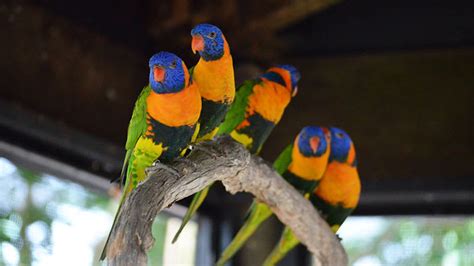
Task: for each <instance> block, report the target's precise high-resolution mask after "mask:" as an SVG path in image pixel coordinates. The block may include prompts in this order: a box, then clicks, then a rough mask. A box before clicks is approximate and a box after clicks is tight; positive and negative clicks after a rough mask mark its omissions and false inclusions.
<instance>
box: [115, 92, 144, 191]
mask: <svg viewBox="0 0 474 266" xmlns="http://www.w3.org/2000/svg"><path fill="white" fill-rule="evenodd" d="M150 91H151V88H150V86H146V87H145V88H143V90H142V92H141V93H140V95H139V96H138V99H137V101H136V102H135V107H134V108H133V113H132V118H131V119H130V123H129V124H128V133H127V142H126V143H125V149H126V150H127V153H126V154H125V159H124V160H123V166H122V171H121V172H120V184H123V178H124V176H125V173H126V172H127V165H128V161H129V160H130V156H131V155H132V152H133V149H134V148H135V144H137V141H138V139H139V138H140V136H141V135H143V134H144V133H145V132H146V127H147V126H146V98H147V97H148V95H149V94H150Z"/></svg>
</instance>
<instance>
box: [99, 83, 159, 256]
mask: <svg viewBox="0 0 474 266" xmlns="http://www.w3.org/2000/svg"><path fill="white" fill-rule="evenodd" d="M150 90H151V89H150V87H149V86H146V87H145V88H143V90H142V92H141V93H140V95H139V96H138V99H137V101H136V102H135V107H134V108H133V113H132V118H131V119H130V123H129V124H128V133H127V142H126V143H125V149H126V150H127V153H126V154H125V159H124V161H123V166H122V172H121V173H120V185H123V184H124V183H123V178H124V177H125V173H127V165H128V161H129V160H130V156H131V155H132V153H133V149H134V148H135V144H137V141H138V139H139V138H140V136H141V135H142V134H144V133H145V132H146V98H147V97H148V95H149V94H150ZM128 182H130V180H126V183H125V186H124V187H125V190H124V191H123V193H122V197H121V198H120V203H119V207H118V210H117V213H115V217H114V222H113V223H112V227H111V229H110V233H109V235H108V236H107V240H106V242H105V245H104V249H103V250H102V254H101V255H100V260H101V261H102V260H104V259H105V257H106V256H107V245H108V244H109V240H110V234H111V233H112V229H113V228H114V226H115V222H116V221H117V217H118V214H119V212H120V208H121V207H122V204H123V202H124V200H125V197H126V189H127V186H128V184H127V183H128Z"/></svg>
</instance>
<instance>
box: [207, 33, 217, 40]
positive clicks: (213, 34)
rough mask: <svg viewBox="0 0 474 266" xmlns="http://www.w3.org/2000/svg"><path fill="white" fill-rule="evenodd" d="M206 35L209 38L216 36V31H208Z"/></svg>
mask: <svg viewBox="0 0 474 266" xmlns="http://www.w3.org/2000/svg"><path fill="white" fill-rule="evenodd" d="M208 36H209V38H211V39H214V38H216V33H215V32H211V33H209V35H208Z"/></svg>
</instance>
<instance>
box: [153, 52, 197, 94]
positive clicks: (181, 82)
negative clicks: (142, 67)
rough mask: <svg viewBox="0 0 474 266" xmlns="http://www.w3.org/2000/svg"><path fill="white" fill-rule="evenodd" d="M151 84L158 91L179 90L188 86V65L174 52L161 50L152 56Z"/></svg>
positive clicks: (171, 91) (161, 92) (169, 91)
mask: <svg viewBox="0 0 474 266" xmlns="http://www.w3.org/2000/svg"><path fill="white" fill-rule="evenodd" d="M149 66H150V77H149V79H150V81H149V82H150V86H151V88H152V89H153V91H154V92H156V93H160V94H163V93H174V92H179V91H181V90H182V89H184V88H185V87H186V86H187V82H188V81H187V80H186V79H187V78H188V77H189V74H188V70H187V69H186V65H185V64H184V63H183V61H182V60H181V58H179V57H178V56H176V55H175V54H173V53H169V52H159V53H157V54H154V55H153V56H152V57H151V58H150V62H149Z"/></svg>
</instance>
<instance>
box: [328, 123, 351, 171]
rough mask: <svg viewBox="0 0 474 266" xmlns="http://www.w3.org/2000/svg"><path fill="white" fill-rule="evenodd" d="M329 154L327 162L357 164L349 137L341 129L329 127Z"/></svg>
mask: <svg viewBox="0 0 474 266" xmlns="http://www.w3.org/2000/svg"><path fill="white" fill-rule="evenodd" d="M329 130H330V131H331V154H330V155H329V162H331V161H338V162H341V163H350V164H352V165H354V166H356V164H357V160H356V158H355V149H354V145H353V144H352V140H351V138H350V137H349V135H348V134H347V133H346V132H345V131H344V130H342V129H339V128H336V127H331V128H329Z"/></svg>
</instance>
